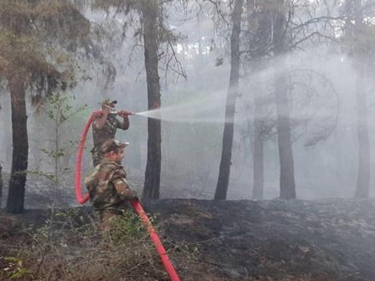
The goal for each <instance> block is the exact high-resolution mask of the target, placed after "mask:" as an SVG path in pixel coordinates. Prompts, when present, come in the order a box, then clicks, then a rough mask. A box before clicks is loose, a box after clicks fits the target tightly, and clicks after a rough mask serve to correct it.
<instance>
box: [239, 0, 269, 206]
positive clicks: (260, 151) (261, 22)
mask: <svg viewBox="0 0 375 281" xmlns="http://www.w3.org/2000/svg"><path fill="white" fill-rule="evenodd" d="M246 4H247V5H246V10H247V22H248V24H247V26H248V31H249V32H248V33H247V34H248V36H249V42H248V46H249V50H250V51H249V55H250V63H251V64H250V66H251V68H252V69H255V70H260V71H261V70H262V69H265V65H267V63H266V60H267V58H266V57H267V56H268V55H269V53H270V42H271V41H270V40H271V38H272V21H271V18H272V17H271V14H272V13H271V11H272V6H273V3H270V1H269V0H247V3H246ZM253 95H254V113H253V114H254V118H253V120H254V121H253V127H254V136H253V140H254V153H253V194H252V198H253V199H258V200H261V199H263V197H264V139H265V136H266V134H267V133H266V132H267V131H268V130H267V129H266V128H265V127H264V126H265V125H264V122H263V120H264V110H265V108H266V106H267V104H266V103H265V98H264V96H262V93H260V92H259V91H255V92H253Z"/></svg>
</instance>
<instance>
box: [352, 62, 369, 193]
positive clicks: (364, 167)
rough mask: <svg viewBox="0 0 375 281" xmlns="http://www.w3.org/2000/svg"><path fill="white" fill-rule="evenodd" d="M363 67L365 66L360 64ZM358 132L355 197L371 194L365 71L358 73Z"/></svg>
mask: <svg viewBox="0 0 375 281" xmlns="http://www.w3.org/2000/svg"><path fill="white" fill-rule="evenodd" d="M359 67H362V68H363V66H359ZM357 75H358V77H357V83H356V98H357V132H358V176H357V188H356V191H355V198H368V197H369V196H370V139H369V132H368V120H367V102H366V93H365V92H364V90H363V83H364V81H363V75H364V73H363V71H361V72H360V73H358V74H357Z"/></svg>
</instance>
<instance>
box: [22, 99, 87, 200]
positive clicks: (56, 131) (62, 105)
mask: <svg viewBox="0 0 375 281" xmlns="http://www.w3.org/2000/svg"><path fill="white" fill-rule="evenodd" d="M86 108H87V105H83V106H77V105H75V97H74V96H72V95H66V94H65V95H64V94H61V93H56V94H53V95H52V96H51V97H49V98H48V99H47V101H46V102H44V103H43V104H41V105H40V106H39V109H38V110H39V112H40V113H44V114H45V115H46V116H47V117H48V119H49V121H50V122H49V124H48V133H49V135H48V137H49V138H50V139H49V141H50V144H51V146H48V147H42V148H41V149H40V150H41V152H42V153H43V154H44V156H45V157H44V159H43V162H44V163H48V164H49V165H50V166H51V167H53V172H52V173H51V172H45V171H43V170H35V171H29V173H31V174H34V175H38V176H43V177H45V178H47V179H49V180H51V181H52V182H53V183H54V187H55V189H57V188H58V186H59V185H60V184H61V181H62V180H63V176H64V175H66V174H67V173H69V172H71V168H70V166H69V161H65V159H66V158H69V157H70V156H71V155H72V153H73V151H74V150H75V148H76V147H77V145H78V141H79V140H78V137H79V136H77V138H76V139H71V137H72V135H71V134H69V135H68V138H67V137H66V136H67V135H66V133H65V132H66V131H69V126H70V125H71V124H74V123H75V120H76V119H77V117H76V116H77V115H79V114H80V113H81V112H83V111H84V110H85V109H86ZM55 200H57V198H55Z"/></svg>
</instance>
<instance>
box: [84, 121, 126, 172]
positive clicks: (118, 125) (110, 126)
mask: <svg viewBox="0 0 375 281" xmlns="http://www.w3.org/2000/svg"><path fill="white" fill-rule="evenodd" d="M96 118H100V116H97V117H96ZM128 128H129V119H128V117H125V118H124V121H123V122H121V121H120V120H118V119H117V118H116V116H115V115H112V114H109V115H108V117H107V120H106V122H105V124H104V126H103V127H102V128H98V126H97V124H96V120H95V119H94V121H93V123H92V137H93V141H94V148H93V149H91V155H92V161H93V164H94V167H95V166H97V165H99V164H100V161H101V160H102V159H103V154H102V153H101V151H100V147H101V146H102V144H103V143H104V142H105V141H106V140H109V139H114V138H115V135H116V131H117V129H122V130H127V129H128Z"/></svg>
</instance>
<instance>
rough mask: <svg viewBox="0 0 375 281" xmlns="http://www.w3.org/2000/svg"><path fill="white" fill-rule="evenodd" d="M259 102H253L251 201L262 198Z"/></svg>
mask: <svg viewBox="0 0 375 281" xmlns="http://www.w3.org/2000/svg"><path fill="white" fill-rule="evenodd" d="M257 101H259V100H257V98H256V100H255V110H254V155H253V161H254V162H253V167H254V174H253V179H254V187H253V199H258V200H262V199H263V197H264V146H263V138H262V121H261V120H260V118H261V114H260V113H259V111H260V110H262V109H261V107H260V105H259V102H257Z"/></svg>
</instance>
